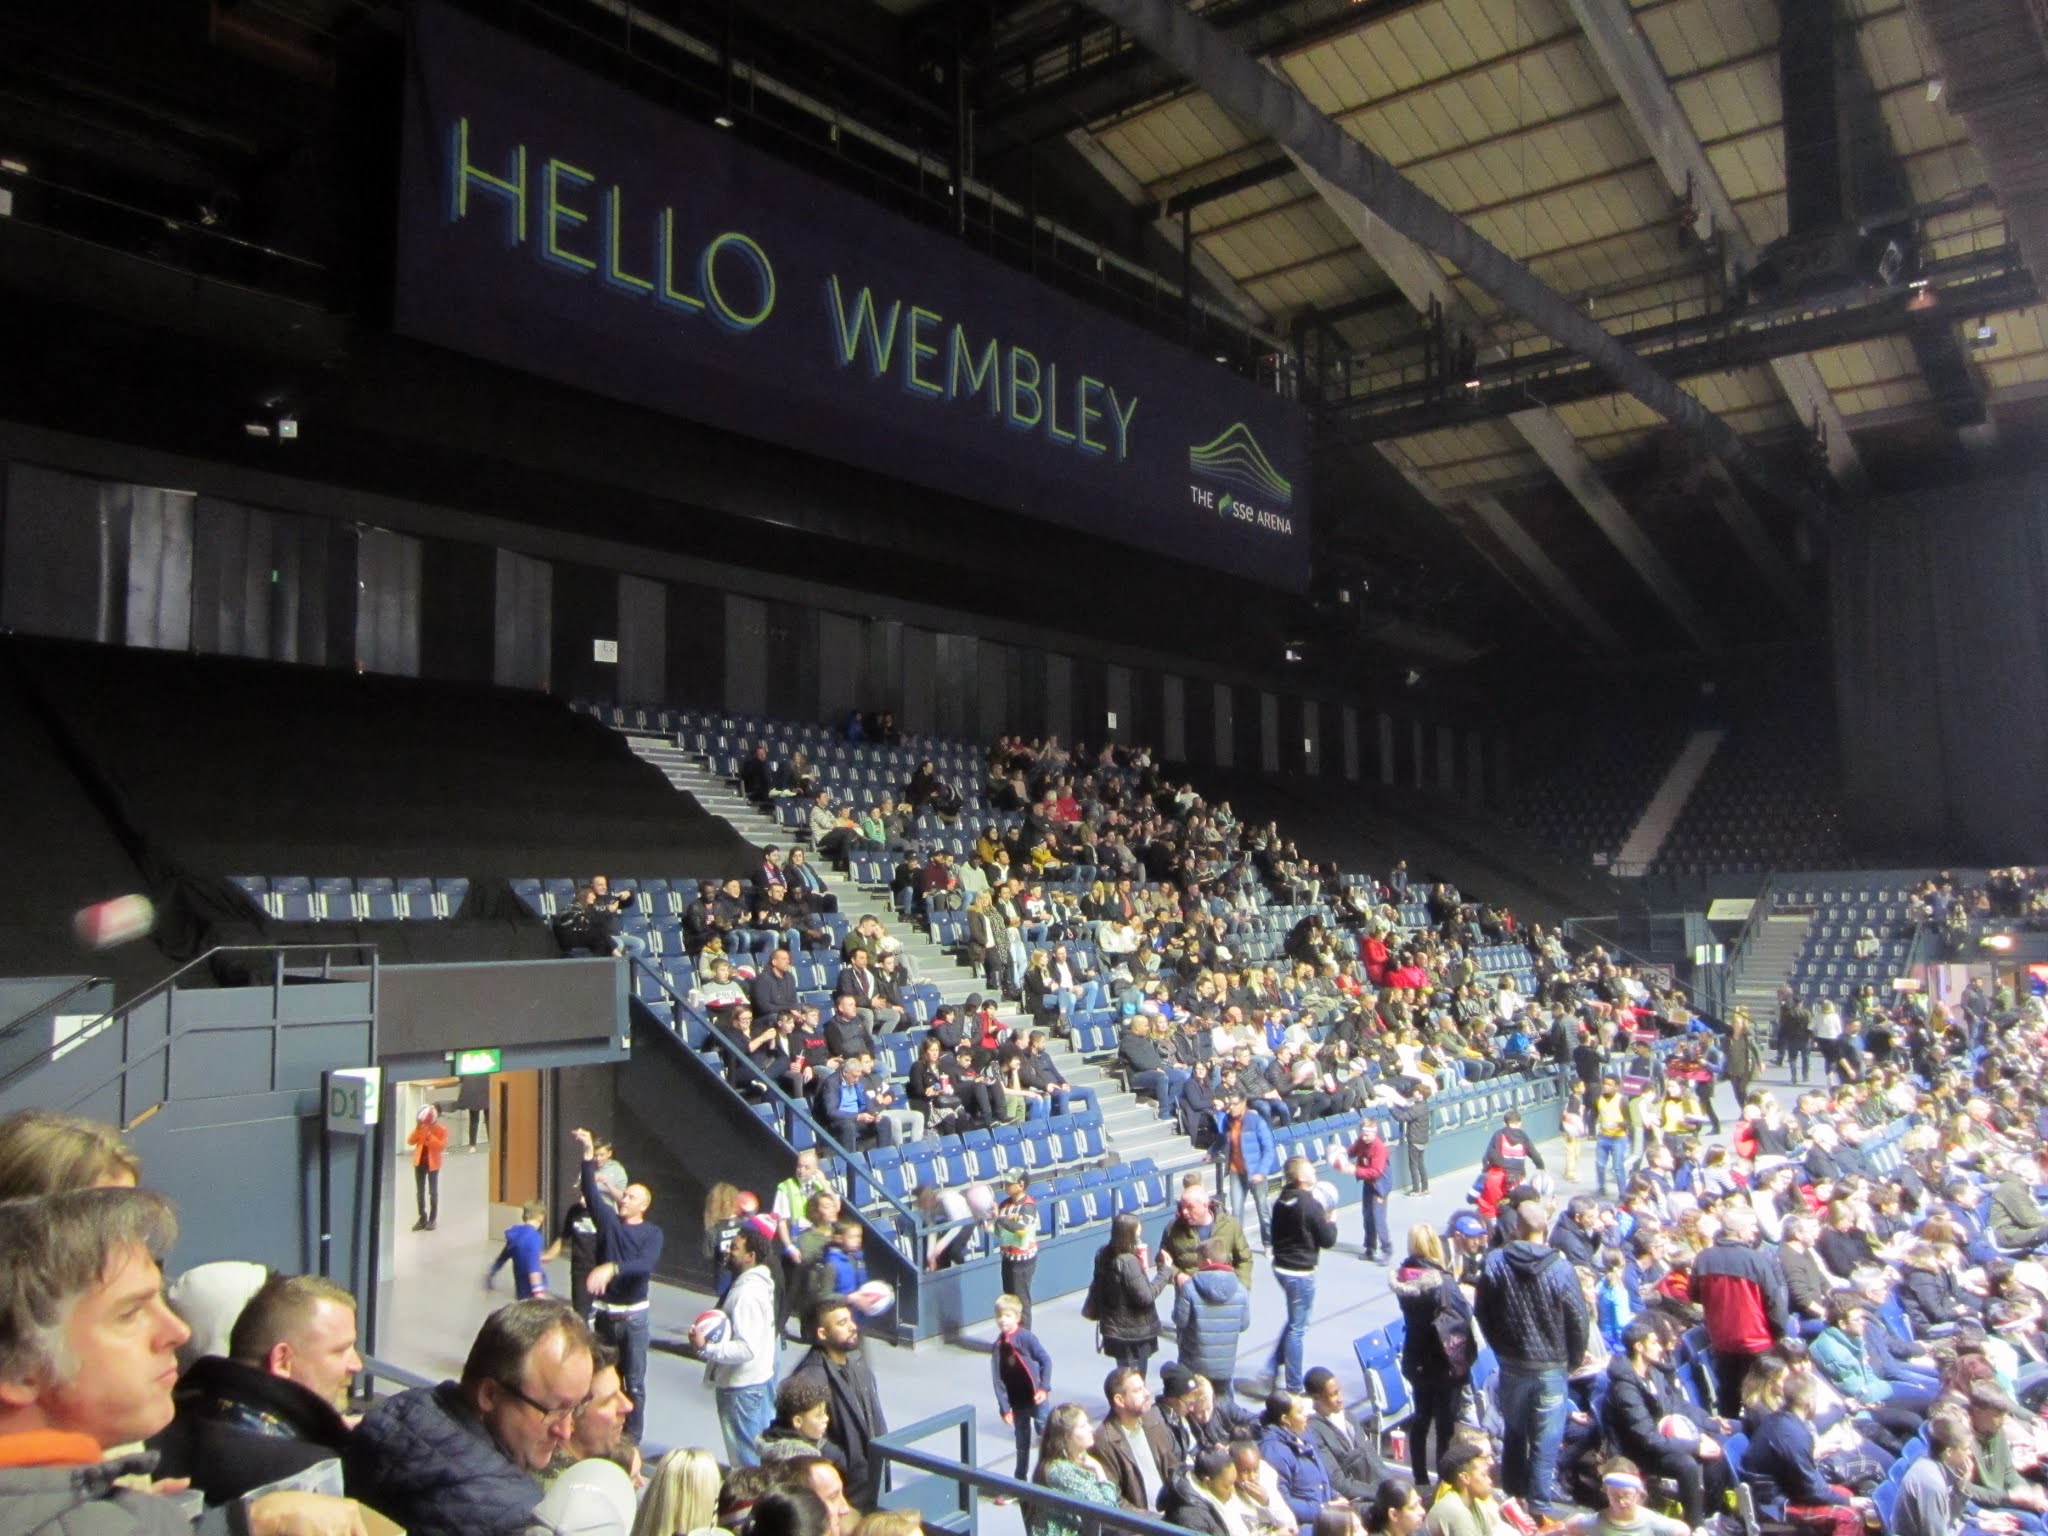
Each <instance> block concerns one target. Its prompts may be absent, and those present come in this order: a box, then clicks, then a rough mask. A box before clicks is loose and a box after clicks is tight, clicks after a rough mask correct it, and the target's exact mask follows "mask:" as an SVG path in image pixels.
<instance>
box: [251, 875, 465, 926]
mask: <svg viewBox="0 0 2048 1536" xmlns="http://www.w3.org/2000/svg"><path fill="white" fill-rule="evenodd" d="M228 879H229V881H230V882H231V883H232V884H233V885H235V886H236V887H237V888H238V889H239V890H241V892H242V893H243V894H244V895H246V896H247V897H249V899H250V900H252V901H254V902H255V903H256V904H257V905H258V906H259V907H261V908H262V909H263V910H264V912H265V914H266V915H268V916H270V917H274V918H277V919H278V920H279V921H281V922H287V923H389V922H404V921H407V920H421V921H429V922H431V921H434V920H436V919H439V918H445V917H453V916H454V915H455V914H456V912H457V911H459V910H460V909H461V906H462V903H463V902H464V901H465V900H467V899H468V897H469V881H468V880H466V879H463V878H461V877H447V878H442V879H430V878H428V877H427V876H424V875H418V876H412V877H409V878H404V879H399V878H392V877H387V876H382V875H365V876H361V877H359V878H350V877H348V876H345V875H339V876H336V875H329V876H312V875H230V876H229V877H228Z"/></svg>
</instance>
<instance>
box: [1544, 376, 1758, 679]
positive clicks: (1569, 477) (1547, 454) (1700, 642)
mask: <svg viewBox="0 0 2048 1536" xmlns="http://www.w3.org/2000/svg"><path fill="white" fill-rule="evenodd" d="M1508 420H1509V421H1510V422H1512V423H1513V424H1514V428H1515V430H1516V431H1517V432H1519V433H1521V434H1522V439H1523V441H1525V442H1526V443H1528V445H1529V446H1530V447H1531V448H1533V449H1535V450H1536V457H1538V458H1539V459H1541V460H1542V461H1543V462H1544V464H1545V465H1546V466H1547V467H1548V468H1549V470H1550V472H1551V473H1552V474H1553V475H1555V476H1557V478H1558V479H1559V480H1561V481H1563V482H1564V488H1565V489H1566V490H1568V491H1570V492H1571V493H1572V495H1573V496H1574V497H1575V498H1577V500H1578V503H1579V505H1580V506H1582V507H1584V508H1585V509H1586V515H1587V516H1588V517H1590V518H1592V519H1593V521H1594V522H1595V523H1597V524H1598V525H1599V528H1600V531H1601V532H1602V533H1604V534H1606V535H1607V537H1608V540H1609V541H1610V542H1611V543H1612V544H1613V545H1614V547H1615V548H1616V549H1618V550H1620V551H1621V557H1622V558H1623V559H1624V560H1626V561H1627V562H1628V563H1629V565H1630V566H1631V567H1633V568H1634V570H1635V573H1636V574H1637V575H1638V576H1640V577H1642V579H1643V584H1644V585H1645V586H1647V587H1648V588H1649V589H1650V590H1651V591H1652V592H1654V593H1656V594H1657V596H1658V597H1659V598H1661V599H1662V600H1663V602H1664V606H1665V607H1666V608H1668V609H1670V610H1671V616H1672V617H1673V618H1675V619H1676V620H1678V624H1679V627H1680V628H1681V629H1683V630H1684V631H1685V632H1686V634H1688V635H1689V636H1691V637H1692V640H1693V643H1694V644H1695V645H1697V646H1699V648H1700V649H1701V650H1703V651H1710V650H1712V649H1714V646H1715V644H1716V641H1717V638H1718V637H1717V636H1716V635H1715V633H1714V626H1713V625H1712V624H1711V623H1709V622H1708V620H1707V615H1706V611H1705V610H1704V609H1702V608H1701V607H1700V605H1699V601H1698V599H1696V598H1695V597H1694V596H1693V595H1692V592H1691V591H1690V590H1689V589H1688V588H1687V587H1686V585H1685V583H1684V582H1682V581H1680V580H1679V579H1678V573H1677V572H1676V571H1674V570H1673V569H1672V568H1671V562H1670V561H1668V560H1666V559H1665V558H1664V556H1663V553H1662V552H1661V551H1660V550H1659V549H1658V548H1657V546H1656V545H1655V544H1654V543H1652V542H1651V540H1650V536H1649V535H1648V534H1646V533H1644V532H1643V529H1642V525H1641V524H1640V523H1638V522H1637V521H1636V520H1635V519H1634V518H1632V517H1630V516H1629V515H1628V509H1627V508H1626V507H1624V506H1622V504H1621V501H1620V499H1619V498H1618V497H1617V496H1616V495H1615V494H1614V492H1613V491H1612V490H1611V489H1610V488H1609V487H1608V484H1607V481H1606V480H1605V478H1603V477H1602V475H1601V473H1600V466H1599V465H1597V464H1595V463H1594V462H1593V461H1592V459H1591V458H1589V457H1588V456H1587V454H1586V450H1585V449H1583V448H1581V447H1580V446H1579V440H1578V439H1577V438H1576V437H1574V436H1573V435H1572V432H1571V429H1570V428H1569V427H1567V426H1566V425H1565V424H1564V422H1563V421H1562V420H1561V419H1560V418H1559V416H1558V414H1557V412H1555V411H1553V410H1551V409H1549V408H1548V407H1544V406H1539V407H1537V408H1535V409H1533V410H1527V411H1517V412H1516V413H1515V414H1514V415H1512V416H1510V417H1509V418H1508Z"/></svg>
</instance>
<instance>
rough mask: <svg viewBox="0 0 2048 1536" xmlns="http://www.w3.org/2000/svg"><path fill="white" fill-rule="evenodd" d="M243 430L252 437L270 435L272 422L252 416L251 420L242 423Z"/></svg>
mask: <svg viewBox="0 0 2048 1536" xmlns="http://www.w3.org/2000/svg"><path fill="white" fill-rule="evenodd" d="M242 430H243V431H244V432H246V433H248V434H249V435H250V436H251V437H268V436H270V423H269V422H267V421H258V420H256V419H255V418H254V417H251V418H250V419H249V420H247V421H245V422H243V423H242Z"/></svg>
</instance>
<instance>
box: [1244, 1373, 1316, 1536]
mask: <svg viewBox="0 0 2048 1536" xmlns="http://www.w3.org/2000/svg"><path fill="white" fill-rule="evenodd" d="M1308 1415H1309V1400H1308V1398H1307V1397H1306V1396H1305V1395H1304V1394H1302V1393H1300V1392H1275V1393H1274V1394H1273V1395H1272V1396H1271V1397H1269V1398H1267V1399H1266V1411H1265V1413H1264V1415H1263V1416H1262V1417H1261V1418H1260V1420H1259V1424H1260V1429H1259V1454H1260V1455H1261V1456H1263V1457H1265V1459H1266V1465H1267V1466H1269V1467H1271V1468H1272V1469H1273V1475H1274V1478H1275V1480H1276V1481H1277V1483H1278V1484H1279V1488H1280V1497H1281V1498H1283V1499H1285V1500H1286V1501H1287V1507H1288V1508H1289V1509H1290V1510H1292V1511H1293V1512H1294V1518H1295V1519H1297V1520H1299V1521H1300V1522H1301V1523H1302V1524H1303V1525H1305V1526H1313V1525H1314V1524H1315V1523H1316V1516H1317V1515H1319V1514H1321V1513H1322V1512H1323V1506H1324V1505H1325V1504H1328V1503H1329V1502H1330V1501H1331V1500H1332V1499H1333V1498H1334V1497H1335V1494H1334V1493H1333V1492H1332V1491H1331V1488H1330V1474H1329V1473H1328V1472H1326V1471H1325V1470H1324V1469H1323V1462H1322V1458H1321V1457H1320V1456H1319V1455H1317V1453H1316V1444H1315V1441H1313V1440H1311V1439H1310V1438H1309V1433H1308Z"/></svg>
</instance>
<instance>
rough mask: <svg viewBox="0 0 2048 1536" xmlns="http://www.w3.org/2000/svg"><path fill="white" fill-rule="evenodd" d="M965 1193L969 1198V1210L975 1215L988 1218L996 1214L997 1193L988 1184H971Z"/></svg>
mask: <svg viewBox="0 0 2048 1536" xmlns="http://www.w3.org/2000/svg"><path fill="white" fill-rule="evenodd" d="M964 1193H965V1194H966V1196H967V1209H968V1210H970V1211H972V1212H974V1214H975V1215H977V1216H981V1217H987V1216H990V1215H993V1214H994V1212H995V1208H996V1192H995V1191H994V1190H992V1189H990V1188H989V1187H988V1186H987V1185H986V1184H970V1185H968V1186H967V1188H966V1190H965V1191H964Z"/></svg>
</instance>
